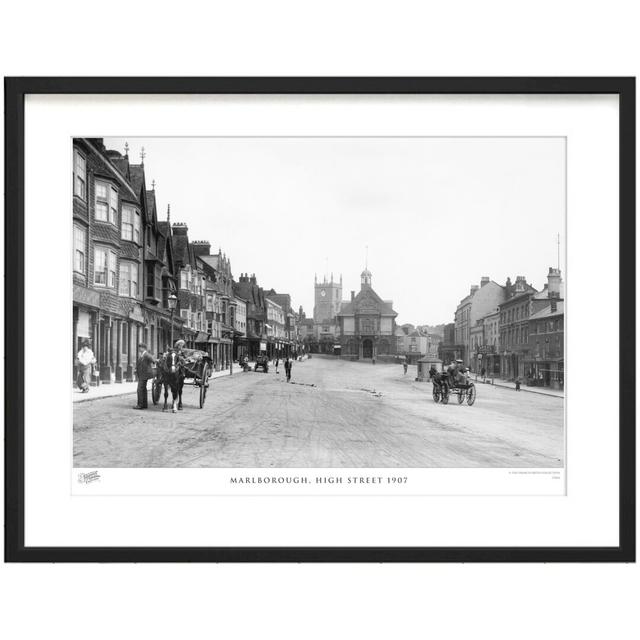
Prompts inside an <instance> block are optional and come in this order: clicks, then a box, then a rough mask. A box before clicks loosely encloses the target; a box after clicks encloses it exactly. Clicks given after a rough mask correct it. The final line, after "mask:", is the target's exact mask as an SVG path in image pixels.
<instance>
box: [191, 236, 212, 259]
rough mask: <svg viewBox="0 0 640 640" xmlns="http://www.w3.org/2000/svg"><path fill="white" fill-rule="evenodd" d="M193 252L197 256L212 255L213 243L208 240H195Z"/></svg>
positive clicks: (192, 244)
mask: <svg viewBox="0 0 640 640" xmlns="http://www.w3.org/2000/svg"><path fill="white" fill-rule="evenodd" d="M191 246H192V247H193V253H195V255H197V256H209V255H211V243H210V242H209V241H208V240H194V241H193V242H192V243H191Z"/></svg>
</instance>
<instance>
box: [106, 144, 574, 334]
mask: <svg viewBox="0 0 640 640" xmlns="http://www.w3.org/2000/svg"><path fill="white" fill-rule="evenodd" d="M125 142H128V144H129V158H130V161H131V162H133V163H139V162H140V151H141V149H142V147H144V151H145V159H144V163H145V169H146V177H147V188H148V189H150V188H151V181H152V180H155V182H156V200H157V204H158V210H159V213H160V215H161V217H162V218H165V216H166V210H167V205H168V204H170V205H171V221H172V222H185V223H186V224H187V225H188V227H189V237H190V239H191V240H192V241H193V240H209V241H210V242H211V244H212V252H214V251H215V252H217V251H218V248H219V247H220V248H221V249H222V251H223V252H224V253H226V255H227V257H228V258H229V259H230V261H231V268H232V273H233V275H234V277H235V278H236V279H237V278H238V277H239V276H240V273H244V272H248V273H250V274H251V273H255V274H256V277H257V279H258V284H259V285H260V286H262V287H264V288H265V289H271V288H274V289H275V290H276V291H277V292H278V293H289V294H290V295H291V298H292V304H293V305H294V308H296V309H297V308H298V306H299V305H302V306H303V308H304V310H305V312H306V313H307V316H308V317H309V316H311V315H312V314H313V304H314V286H313V282H314V275H315V274H317V275H318V279H319V280H320V279H322V278H323V276H325V274H326V275H327V276H328V277H330V276H331V272H333V276H334V278H335V279H338V278H339V277H340V274H342V278H343V299H344V300H347V299H348V298H349V297H350V291H351V290H355V291H356V292H357V291H358V290H359V289H360V273H361V272H362V270H363V269H364V267H365V260H366V255H367V253H368V266H369V270H370V271H371V272H372V274H373V277H372V285H373V288H374V290H375V291H376V292H377V293H378V294H379V295H380V296H381V297H382V298H383V299H385V300H393V306H394V309H395V310H396V312H397V313H398V317H397V319H396V320H397V322H398V323H399V324H402V323H405V322H409V323H411V324H432V325H433V324H439V323H442V322H452V321H453V315H454V312H455V309H456V306H457V305H458V303H459V302H460V300H461V299H462V298H464V297H465V296H466V295H467V294H468V293H469V289H470V287H471V285H473V284H479V283H480V278H481V277H482V276H489V277H490V278H491V279H492V280H495V281H496V282H498V283H499V284H504V282H505V281H506V278H507V277H511V280H512V281H515V278H516V276H519V275H522V276H525V277H526V278H527V281H528V282H529V283H531V284H533V286H535V287H536V288H538V289H541V288H542V287H543V286H544V284H545V282H546V275H547V273H548V270H549V267H551V266H553V267H556V266H558V244H557V242H558V234H560V242H561V256H560V267H561V269H563V273H564V263H565V261H564V246H565V209H566V202H565V140H564V138H420V137H412V138H398V137H392V138H330V137H322V138H304V137H303V138H300V137H298V138H238V137H229V138H170V137H163V138H160V137H158V138H133V137H128V138H126V139H125V138H105V145H106V146H107V148H109V149H116V150H118V151H120V152H121V153H124V145H125ZM367 247H368V250H367Z"/></svg>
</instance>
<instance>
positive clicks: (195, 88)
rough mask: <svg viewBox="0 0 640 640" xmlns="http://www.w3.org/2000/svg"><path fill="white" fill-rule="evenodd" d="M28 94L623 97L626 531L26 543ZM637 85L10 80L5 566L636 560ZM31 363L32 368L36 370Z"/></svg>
mask: <svg viewBox="0 0 640 640" xmlns="http://www.w3.org/2000/svg"><path fill="white" fill-rule="evenodd" d="M29 94H139V95H140V94H149V95H151V94H241V95H242V94H285V95H286V94H360V95H373V94H399V95H402V94H498V95H500V94H521V95H524V96H527V95H544V94H548V95H557V94H574V95H576V94H615V95H617V96H618V98H619V118H620V119H619V149H620V155H619V160H620V171H619V188H620V200H619V202H620V210H619V218H620V237H619V249H620V264H619V265H618V267H619V282H620V291H621V294H622V292H624V295H620V326H619V336H620V345H621V347H620V352H619V361H620V385H619V389H618V393H619V400H620V420H619V425H618V427H619V443H620V448H619V468H620V475H619V499H620V502H619V531H620V539H619V544H618V545H617V546H612V547H379V548H378V547H169V548H162V547H99V548H98V547H55V548H53V547H27V546H25V535H24V533H25V528H24V524H25V501H24V500H25V493H24V488H25V445H24V416H25V411H24V409H25V407H24V395H23V385H24V384H25V382H24V380H25V367H26V366H27V364H26V363H25V362H24V356H23V353H24V342H25V329H24V323H25V315H24V313H25V312H24V303H25V296H24V281H23V267H24V260H25V233H24V211H25V209H24V203H25V186H24V184H25V183H24V176H25V164H24V163H25V118H24V114H25V96H27V95H29ZM635 173H636V169H635V79H634V78H624V77H622V78H620V77H580V78H578V77H573V78H572V77H566V78H561V77H558V78H550V77H548V78H524V77H500V78H489V77H486V78H481V77H475V78H464V77H457V78H427V77H420V78H409V77H407V78H402V77H393V78H372V77H367V78H348V77H332V78H322V77H314V78H302V77H283V78H277V77H262V78H250V77H246V78H230V77H227V78H195V77H191V78H188V77H176V78H169V77H167V78H158V77H157V78H153V77H143V78H137V77H127V78H105V77H101V78H98V77H93V78H88V77H87V78H83V77H30V78H5V194H6V196H5V561H8V562H634V561H635V537H636V529H635V495H636V494H635ZM29 366H31V367H33V363H31V364H30V365H29Z"/></svg>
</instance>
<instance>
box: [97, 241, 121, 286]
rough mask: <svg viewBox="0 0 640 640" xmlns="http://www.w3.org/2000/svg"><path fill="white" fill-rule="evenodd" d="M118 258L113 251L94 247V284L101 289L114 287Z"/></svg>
mask: <svg viewBox="0 0 640 640" xmlns="http://www.w3.org/2000/svg"><path fill="white" fill-rule="evenodd" d="M117 259H118V256H117V255H116V252H115V251H114V250H113V249H109V248H108V247H100V246H96V247H95V249H94V283H95V284H97V285H101V286H103V287H115V286H116V263H117Z"/></svg>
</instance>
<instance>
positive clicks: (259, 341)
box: [233, 273, 267, 360]
mask: <svg viewBox="0 0 640 640" xmlns="http://www.w3.org/2000/svg"><path fill="white" fill-rule="evenodd" d="M233 291H234V295H236V296H238V297H240V298H242V299H243V300H246V305H247V337H246V344H244V345H243V346H244V347H245V348H246V354H247V355H248V357H249V359H250V360H255V359H256V358H257V357H258V355H260V354H261V353H265V354H266V353H267V328H266V326H265V325H266V324H267V301H266V298H265V295H264V290H263V289H262V287H260V286H258V280H257V278H256V274H255V273H254V274H252V275H251V276H249V274H248V273H242V274H240V279H239V280H238V282H234V284H233Z"/></svg>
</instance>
